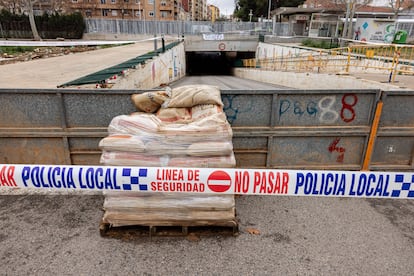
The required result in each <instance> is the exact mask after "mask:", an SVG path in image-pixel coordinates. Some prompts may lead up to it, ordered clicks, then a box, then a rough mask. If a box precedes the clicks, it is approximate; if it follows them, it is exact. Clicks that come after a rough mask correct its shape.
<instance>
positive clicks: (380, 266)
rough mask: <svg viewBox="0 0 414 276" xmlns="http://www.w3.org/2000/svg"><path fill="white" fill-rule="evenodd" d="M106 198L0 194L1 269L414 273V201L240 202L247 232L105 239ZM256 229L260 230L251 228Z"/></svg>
mask: <svg viewBox="0 0 414 276" xmlns="http://www.w3.org/2000/svg"><path fill="white" fill-rule="evenodd" d="M102 204H103V197H102V196H99V195H95V196H91V195H52V196H51V195H12V196H11V195H2V196H0V206H1V207H0V220H1V232H0V267H1V273H0V274H1V275H27V274H32V275H412V272H413V270H414V261H413V257H414V232H413V229H414V203H413V201H408V200H384V199H377V200H366V199H343V198H315V197H313V198H308V197H277V196H242V197H239V198H237V199H236V206H237V214H238V219H239V220H240V235H239V236H236V237H233V236H225V235H212V236H192V237H191V238H186V237H152V238H149V237H140V236H134V235H123V236H121V237H101V236H100V234H99V231H98V229H99V222H100V220H101V218H102V215H103V212H102V211H101V209H102ZM249 229H255V230H257V231H258V234H250V233H249V231H248V230H249Z"/></svg>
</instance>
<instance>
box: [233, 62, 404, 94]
mask: <svg viewBox="0 0 414 276" xmlns="http://www.w3.org/2000/svg"><path fill="white" fill-rule="evenodd" d="M234 76H235V77H239V78H244V79H251V80H255V81H261V82H266V83H272V84H278V85H282V86H286V87H291V88H295V89H381V90H384V91H391V90H404V89H402V88H401V87H398V86H395V85H391V84H387V83H380V82H376V81H370V80H364V79H358V78H357V77H354V76H344V75H334V74H316V73H296V72H281V71H265V70H260V69H250V68H235V69H234Z"/></svg>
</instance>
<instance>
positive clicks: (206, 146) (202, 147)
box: [186, 142, 233, 156]
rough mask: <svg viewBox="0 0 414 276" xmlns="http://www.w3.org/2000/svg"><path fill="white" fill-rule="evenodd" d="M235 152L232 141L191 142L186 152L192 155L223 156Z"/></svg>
mask: <svg viewBox="0 0 414 276" xmlns="http://www.w3.org/2000/svg"><path fill="white" fill-rule="evenodd" d="M232 152H233V144H232V143H231V142H200V143H193V144H191V145H190V146H189V147H188V148H187V150H186V153H187V154H188V155H190V156H221V155H230V154H231V153H232Z"/></svg>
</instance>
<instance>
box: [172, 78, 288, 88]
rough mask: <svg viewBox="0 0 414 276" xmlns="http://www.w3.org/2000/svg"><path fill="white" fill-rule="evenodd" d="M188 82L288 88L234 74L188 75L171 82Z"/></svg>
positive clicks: (223, 85) (181, 83)
mask: <svg viewBox="0 0 414 276" xmlns="http://www.w3.org/2000/svg"><path fill="white" fill-rule="evenodd" d="M188 84H208V85H215V86H217V87H219V88H220V89H222V90H230V89H242V90H250V89H255V90H275V89H283V88H285V89H287V87H285V86H281V85H276V84H271V83H264V82H258V81H254V80H247V79H242V78H238V77H233V76H186V77H184V78H182V79H180V80H178V81H176V82H173V83H172V84H170V86H171V87H178V86H182V85H188Z"/></svg>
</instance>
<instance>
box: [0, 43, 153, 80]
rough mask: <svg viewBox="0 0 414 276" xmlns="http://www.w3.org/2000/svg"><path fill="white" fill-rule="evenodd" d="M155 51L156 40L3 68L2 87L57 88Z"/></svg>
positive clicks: (0, 70) (1, 73) (0, 68)
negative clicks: (154, 41)
mask: <svg viewBox="0 0 414 276" xmlns="http://www.w3.org/2000/svg"><path fill="white" fill-rule="evenodd" d="M153 49H154V43H153V42H152V41H145V42H138V43H135V44H130V45H126V46H118V47H113V48H105V49H100V50H95V51H88V52H83V53H77V54H70V55H66V56H59V57H53V58H47V59H38V60H32V61H27V62H20V63H14V64H8V65H1V66H0V88H56V87H57V86H58V85H61V84H63V83H66V82H69V81H72V80H74V79H77V78H79V77H83V76H85V75H88V74H90V73H93V72H96V71H99V70H102V69H105V68H107V67H111V66H114V65H116V64H119V63H121V62H124V61H127V60H129V59H131V58H134V57H137V56H140V55H142V54H145V53H148V52H150V51H152V50H153Z"/></svg>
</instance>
